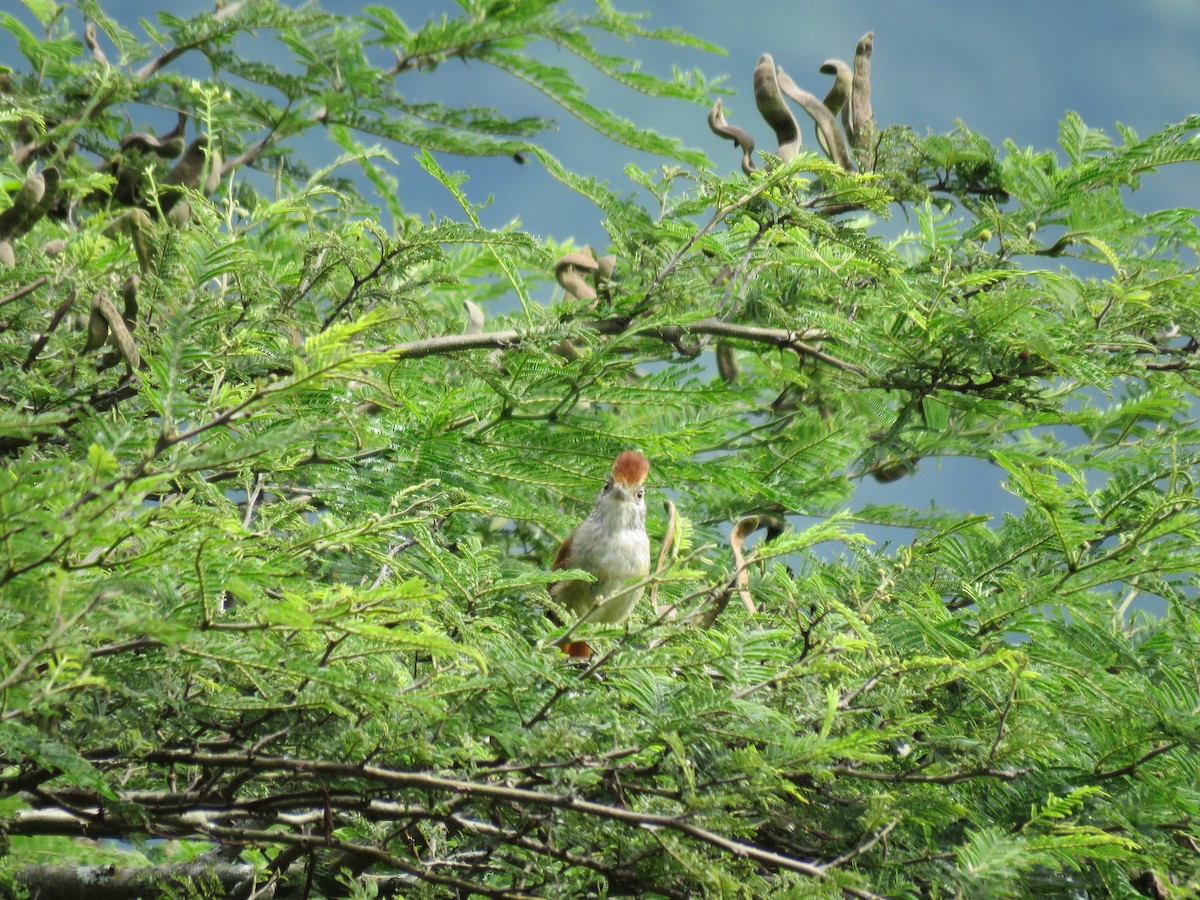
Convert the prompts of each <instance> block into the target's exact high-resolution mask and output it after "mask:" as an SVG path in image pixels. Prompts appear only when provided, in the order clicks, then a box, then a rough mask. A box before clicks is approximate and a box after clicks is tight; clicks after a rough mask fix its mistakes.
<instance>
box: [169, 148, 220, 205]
mask: <svg viewBox="0 0 1200 900" xmlns="http://www.w3.org/2000/svg"><path fill="white" fill-rule="evenodd" d="M206 175H207V177H206ZM201 178H203V179H204V183H203V185H201V183H200V179H201ZM220 183H221V154H220V153H218V152H217V148H216V145H215V144H214V143H213V142H212V141H211V140H210V139H209V137H208V136H207V135H203V136H201V137H198V138H196V139H195V140H194V141H192V142H191V143H190V144H188V148H187V150H186V151H184V154H183V158H182V159H181V160H179V162H177V163H176V164H175V167H174V168H173V169H171V171H170V172H168V173H167V174H166V175H165V176H163V180H162V182H161V183H160V184H161V187H162V188H163V190H162V191H161V192H160V194H159V206H160V207H161V208H162V211H163V212H164V213H168V212H170V211H171V207H172V206H174V205H175V204H176V203H178V202H179V201H180V200H181V199H182V198H183V192H182V191H177V190H171V188H173V187H174V186H176V185H178V186H180V187H185V188H191V189H192V190H198V191H200V192H201V193H203V194H206V195H207V194H211V193H212V192H213V191H215V190H216V189H217V185H219V184H220Z"/></svg>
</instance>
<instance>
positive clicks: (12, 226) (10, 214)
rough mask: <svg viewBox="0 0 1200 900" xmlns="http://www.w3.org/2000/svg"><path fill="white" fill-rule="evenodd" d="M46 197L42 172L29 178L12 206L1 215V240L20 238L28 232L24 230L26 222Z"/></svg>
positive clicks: (18, 192)
mask: <svg viewBox="0 0 1200 900" xmlns="http://www.w3.org/2000/svg"><path fill="white" fill-rule="evenodd" d="M45 195H46V178H45V176H44V175H42V174H41V173H40V172H34V173H32V174H31V175H29V176H27V177H26V179H25V182H24V183H23V184H22V185H21V189H20V190H19V191H17V195H16V196H15V197H13V202H12V206H10V207H9V208H8V209H6V210H4V212H2V213H0V240H8V239H9V238H14V237H19V236H20V235H22V234H24V233H25V232H26V231H28V230H29V229H28V228H24V230H22V228H23V226H24V225H25V220H26V219H28V218H29V216H30V215H31V214H32V213H33V211H34V210H35V209H37V207H38V204H39V203H41V202H42V198H43V197H44V196H45Z"/></svg>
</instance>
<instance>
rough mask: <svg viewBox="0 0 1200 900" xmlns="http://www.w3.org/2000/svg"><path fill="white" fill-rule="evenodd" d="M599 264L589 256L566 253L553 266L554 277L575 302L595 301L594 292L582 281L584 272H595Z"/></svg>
mask: <svg viewBox="0 0 1200 900" xmlns="http://www.w3.org/2000/svg"><path fill="white" fill-rule="evenodd" d="M599 268H600V264H599V263H597V262H596V260H595V259H593V258H592V257H591V255H590V254H587V253H582V252H575V253H568V254H567V255H566V256H564V257H562V259H560V260H559V261H558V262H556V263H555V264H554V277H555V279H556V280H557V281H558V283H559V284H560V285H561V286H562V288H563V290H565V291H566V292H567V293H568V294H570V295H571V296H572V297H574V298H575V299H577V300H595V299H596V291H595V290H594V289H593V288H592V286H591V285H590V284H588V283H587V281H585V280H584V277H583V273H584V272H588V273H591V272H595V271H596V270H597V269H599Z"/></svg>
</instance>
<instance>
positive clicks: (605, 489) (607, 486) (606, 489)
mask: <svg viewBox="0 0 1200 900" xmlns="http://www.w3.org/2000/svg"><path fill="white" fill-rule="evenodd" d="M612 484H613V483H612V479H611V478H610V479H608V481H606V482H604V487H603V488H601V490H602V491H603V492H604V493H605V494H607V493H608V492H609V491H610V490H612Z"/></svg>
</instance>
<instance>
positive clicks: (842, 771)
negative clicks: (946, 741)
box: [831, 766, 1029, 784]
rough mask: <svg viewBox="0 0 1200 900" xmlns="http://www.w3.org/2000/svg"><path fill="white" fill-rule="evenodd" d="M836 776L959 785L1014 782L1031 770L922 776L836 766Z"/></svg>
mask: <svg viewBox="0 0 1200 900" xmlns="http://www.w3.org/2000/svg"><path fill="white" fill-rule="evenodd" d="M831 771H832V772H833V774H835V775H846V776H848V777H850V778H862V779H864V780H866V781H890V782H892V783H893V784H958V783H959V782H960V781H969V780H970V779H972V778H998V779H1000V780H1001V781H1014V780H1016V779H1017V778H1020V777H1021V776H1022V775H1028V774H1029V769H992V768H986V767H985V768H979V769H969V770H967V771H965V772H947V773H946V774H945V775H920V774H918V773H916V772H868V771H865V770H863V769H855V768H852V767H850V766H834V767H833V769H832V770H831Z"/></svg>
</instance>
